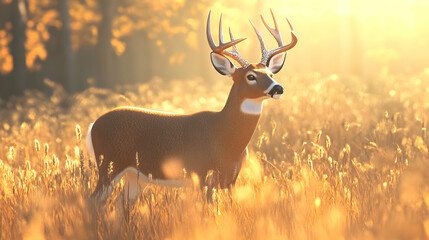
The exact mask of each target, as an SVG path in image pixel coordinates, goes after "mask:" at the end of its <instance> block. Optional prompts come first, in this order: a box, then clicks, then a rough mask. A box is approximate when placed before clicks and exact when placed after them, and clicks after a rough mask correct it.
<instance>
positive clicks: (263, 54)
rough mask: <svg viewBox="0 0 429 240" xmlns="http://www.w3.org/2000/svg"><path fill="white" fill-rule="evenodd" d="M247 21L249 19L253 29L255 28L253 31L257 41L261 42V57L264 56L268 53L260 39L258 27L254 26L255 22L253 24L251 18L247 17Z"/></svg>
mask: <svg viewBox="0 0 429 240" xmlns="http://www.w3.org/2000/svg"><path fill="white" fill-rule="evenodd" d="M249 21H250V24H252V27H253V29H255V33H256V35H257V36H258V39H259V43H260V44H261V52H262V58H264V56H265V55H267V54H268V51H267V49H266V48H265V43H264V40H263V39H262V36H261V34H260V33H259V31H258V29H257V28H256V26H255V24H253V22H252V20H250V19H249Z"/></svg>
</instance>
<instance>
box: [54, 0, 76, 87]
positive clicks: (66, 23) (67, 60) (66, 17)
mask: <svg viewBox="0 0 429 240" xmlns="http://www.w3.org/2000/svg"><path fill="white" fill-rule="evenodd" d="M58 8H59V12H60V19H61V26H62V28H61V32H60V46H61V47H60V48H61V50H60V51H61V73H62V74H61V75H60V77H59V80H60V83H61V84H62V85H63V86H64V87H65V88H66V89H67V90H68V91H69V92H75V91H76V90H77V88H78V87H77V82H76V81H75V78H74V76H73V71H74V69H73V53H72V45H71V33H70V14H69V11H70V10H69V0H59V3H58Z"/></svg>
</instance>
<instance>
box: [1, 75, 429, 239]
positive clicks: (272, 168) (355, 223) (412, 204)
mask: <svg viewBox="0 0 429 240" xmlns="http://www.w3.org/2000/svg"><path fill="white" fill-rule="evenodd" d="M278 80H279V81H280V82H282V83H284V86H285V89H286V92H285V94H284V96H283V97H282V99H281V100H280V101H278V102H274V101H268V102H267V103H266V104H265V106H264V112H263V116H262V118H261V121H260V124H259V126H258V127H257V129H256V132H255V135H254V137H253V139H252V141H251V143H250V145H249V146H250V150H251V158H250V159H249V161H247V162H246V163H245V164H244V167H243V169H242V171H241V173H240V175H239V178H238V181H237V184H236V187H235V188H233V189H231V190H222V189H220V190H219V189H218V190H214V191H213V194H212V196H209V197H207V196H205V194H206V189H204V188H203V189H202V190H200V188H195V189H193V188H167V187H160V186H150V187H148V188H146V189H145V190H144V191H143V193H142V195H141V196H140V197H139V199H138V200H137V201H136V202H135V203H134V204H127V202H126V201H125V202H122V205H121V206H118V201H115V199H116V198H117V197H120V196H121V194H122V191H121V188H118V189H116V191H114V192H113V194H112V196H111V197H110V198H109V199H108V200H107V202H106V204H104V205H98V204H95V203H94V202H92V201H91V200H90V197H89V196H90V194H91V193H92V191H93V190H94V188H95V184H96V181H97V178H98V176H97V174H98V170H97V169H96V167H95V166H94V164H93V163H92V162H91V161H89V157H88V153H87V152H86V149H85V147H84V146H85V142H84V140H83V139H84V137H82V135H85V134H86V129H87V127H88V126H89V124H90V123H91V122H92V121H94V120H95V119H96V118H97V117H98V116H99V115H100V114H102V113H103V112H105V111H107V110H108V109H110V108H113V107H116V106H121V105H134V106H142V107H146V108H151V109H157V110H163V111H173V112H195V111H200V110H203V109H210V110H220V109H221V108H222V106H223V104H224V102H225V101H226V97H227V94H228V92H229V86H230V83H229V82H227V81H228V80H226V79H225V81H223V80H222V81H217V82H216V83H211V84H210V83H207V82H206V80H203V79H188V80H186V81H185V80H183V81H172V82H163V81H161V80H159V79H154V80H152V81H151V82H149V83H146V84H140V85H136V86H126V87H122V88H121V89H117V90H115V91H109V90H100V89H95V88H91V89H88V90H86V91H84V92H82V93H79V94H77V95H73V96H68V95H67V94H66V93H65V92H64V91H63V90H62V89H61V87H58V86H55V84H54V83H52V82H49V81H48V82H47V84H48V85H50V86H51V87H52V89H53V93H52V95H51V96H45V95H43V94H40V93H38V92H34V91H29V92H27V93H26V95H25V96H24V97H20V98H15V99H11V100H10V101H8V102H1V103H0V105H1V108H0V120H1V121H0V173H1V175H0V209H1V211H0V230H1V232H0V238H1V239H427V238H429V173H428V171H427V170H428V169H429V155H428V143H429V140H428V134H427V130H426V124H427V117H428V116H429V69H428V70H426V71H425V72H422V73H420V74H416V75H414V76H392V75H389V74H386V73H385V74H381V75H380V76H379V78H378V79H371V80H370V81H365V80H362V79H357V78H343V77H340V76H337V75H331V76H320V75H319V74H317V73H313V74H308V75H306V76H299V77H283V78H282V77H280V79H278ZM201 182H203V181H201ZM208 198H211V201H208Z"/></svg>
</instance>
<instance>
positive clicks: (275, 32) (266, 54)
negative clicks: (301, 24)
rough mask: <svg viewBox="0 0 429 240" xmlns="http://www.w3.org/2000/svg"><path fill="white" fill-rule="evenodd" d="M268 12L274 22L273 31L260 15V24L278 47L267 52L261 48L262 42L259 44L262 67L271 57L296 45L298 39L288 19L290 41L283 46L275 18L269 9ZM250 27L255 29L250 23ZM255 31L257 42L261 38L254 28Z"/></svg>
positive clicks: (263, 47)
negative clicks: (268, 32)
mask: <svg viewBox="0 0 429 240" xmlns="http://www.w3.org/2000/svg"><path fill="white" fill-rule="evenodd" d="M270 10H271V15H272V16H273V21H274V26H275V29H273V28H271V27H270V26H269V25H268V24H267V22H266V21H265V19H264V17H263V16H262V15H261V19H262V22H263V23H264V25H265V27H266V28H267V29H268V31H270V33H271V35H273V37H274V38H275V39H276V41H277V43H278V45H279V47H278V48H276V49H274V50H271V51H269V52H268V51H267V50H266V49H265V46H262V43H263V42H261V48H262V59H261V63H262V64H264V65H267V61H268V59H270V58H271V57H272V56H274V55H276V54H279V53H281V52H286V51H287V50H289V49H291V48H293V47H294V46H295V45H296V43H297V42H298V37H297V36H296V34H295V29H294V28H293V26H292V24H291V23H290V21H289V19H287V18H286V20H287V22H288V23H289V26H290V28H291V35H292V41H291V42H290V43H289V44H288V45H285V46H284V45H283V41H282V37H281V35H280V30H279V27H278V24H277V20H276V17H275V15H274V12H273V10H272V9H270ZM252 26H253V28H255V26H254V25H253V23H252ZM255 31H256V34H257V35H258V38H259V39H260V40H259V41H261V39H262V38H261V37H260V35H259V32H258V31H257V30H256V28H255Z"/></svg>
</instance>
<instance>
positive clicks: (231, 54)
mask: <svg viewBox="0 0 429 240" xmlns="http://www.w3.org/2000/svg"><path fill="white" fill-rule="evenodd" d="M211 13H212V11H210V12H209V17H208V19H207V40H208V42H209V45H210V48H211V49H212V50H213V52H215V53H219V54H221V55H225V56H228V57H230V58H232V59H234V60H236V61H237V62H238V63H240V65H241V66H242V67H247V66H248V65H249V64H248V63H247V62H246V60H244V58H243V57H241V56H240V54H239V53H238V52H237V46H235V45H236V44H237V43H239V42H241V41H244V40H246V38H240V39H237V40H234V37H233V36H232V32H231V28H229V36H230V38H231V41H230V42H226V43H224V42H223V33H222V15H220V21H219V45H218V46H216V44H215V43H214V41H213V36H212V33H211V27H210V25H211ZM230 47H233V51H229V50H226V49H228V48H230Z"/></svg>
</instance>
